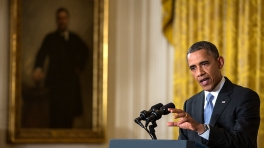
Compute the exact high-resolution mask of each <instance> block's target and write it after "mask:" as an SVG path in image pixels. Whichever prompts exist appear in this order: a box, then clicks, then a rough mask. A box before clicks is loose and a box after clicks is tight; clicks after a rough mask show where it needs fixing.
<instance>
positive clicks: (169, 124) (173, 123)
mask: <svg viewBox="0 0 264 148" xmlns="http://www.w3.org/2000/svg"><path fill="white" fill-rule="evenodd" d="M167 126H177V122H167Z"/></svg>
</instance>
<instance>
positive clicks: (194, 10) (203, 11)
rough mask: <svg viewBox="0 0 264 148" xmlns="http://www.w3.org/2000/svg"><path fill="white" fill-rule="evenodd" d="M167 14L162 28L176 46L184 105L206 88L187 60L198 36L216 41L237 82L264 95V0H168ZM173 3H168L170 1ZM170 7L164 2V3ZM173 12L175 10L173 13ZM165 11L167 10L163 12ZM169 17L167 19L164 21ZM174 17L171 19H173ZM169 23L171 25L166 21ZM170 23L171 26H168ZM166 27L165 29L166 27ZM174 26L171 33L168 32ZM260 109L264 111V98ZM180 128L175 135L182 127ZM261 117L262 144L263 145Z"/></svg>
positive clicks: (227, 72) (178, 91)
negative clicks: (192, 74) (189, 66)
mask: <svg viewBox="0 0 264 148" xmlns="http://www.w3.org/2000/svg"><path fill="white" fill-rule="evenodd" d="M165 1H166V4H167V6H166V8H170V9H164V10H166V11H163V13H165V12H166V16H167V17H168V16H170V17H171V18H166V20H170V21H165V19H163V31H165V30H166V32H167V33H165V32H164V34H170V36H167V35H166V37H169V39H168V40H169V41H170V43H171V44H172V45H173V46H174V48H175V55H174V103H175V104H176V107H177V108H182V107H183V103H184V101H185V100H186V99H188V98H189V97H191V96H192V95H194V94H196V93H197V92H199V91H201V88H200V86H198V84H197V82H196V81H195V80H194V78H193V77H192V76H191V73H190V71H189V69H188V65H187V62H186V52H187V50H188V48H189V47H190V46H191V45H192V44H193V43H194V42H197V41H200V40H207V41H210V42H212V43H214V44H215V45H216V46H217V47H218V49H219V53H220V55H222V56H223V57H224V58H225V65H224V68H223V70H222V73H223V75H224V76H227V77H228V78H229V79H230V80H231V81H232V82H233V83H236V84H238V85H242V86H244V87H249V88H251V89H253V90H254V91H256V92H257V93H258V94H259V96H260V99H261V102H262V101H263V100H264V38H263V35H264V19H263V17H264V8H263V6H264V1H262V0H232V1H230V0H199V1H197V0H163V1H162V2H163V3H162V4H165V3H164V2H165ZM170 4H171V5H173V6H171V7H169V6H168V5H170ZM163 8H165V5H163ZM169 13H171V14H170V15H169ZM163 16H165V15H164V14H163ZM165 22H166V23H165ZM168 23H169V25H168ZM165 24H166V25H165ZM166 26H171V27H169V28H166ZM165 28H166V29H165ZM168 32H170V33H168ZM260 115H261V118H262V119H263V117H264V105H263V103H261V109H260ZM174 129H175V138H177V137H178V129H177V128H174ZM263 138H264V121H263V120H261V124H260V129H259V134H258V139H259V140H258V147H264V142H261V141H260V140H261V139H263Z"/></svg>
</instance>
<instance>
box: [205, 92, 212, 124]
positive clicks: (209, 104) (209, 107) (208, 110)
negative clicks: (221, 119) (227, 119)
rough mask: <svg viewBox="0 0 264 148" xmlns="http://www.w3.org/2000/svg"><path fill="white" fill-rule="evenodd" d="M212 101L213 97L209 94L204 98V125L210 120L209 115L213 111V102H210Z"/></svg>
mask: <svg viewBox="0 0 264 148" xmlns="http://www.w3.org/2000/svg"><path fill="white" fill-rule="evenodd" d="M213 99H214V96H213V95H212V94H211V93H209V94H208V95H207V96H206V100H207V104H206V106H205V109H204V123H205V124H209V122H210V119H211V115H212V112H213V109H214V106H213V102H212V100H213Z"/></svg>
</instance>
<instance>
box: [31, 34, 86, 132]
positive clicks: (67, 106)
mask: <svg viewBox="0 0 264 148" xmlns="http://www.w3.org/2000/svg"><path fill="white" fill-rule="evenodd" d="M87 55H88V48H87V46H86V45H85V43H84V42H83V41H82V40H81V39H80V38H79V37H78V36H77V35H76V34H74V33H72V32H69V37H68V40H66V39H65V38H64V36H62V34H60V32H58V31H56V32H53V33H50V34H48V35H47V36H46V37H45V39H44V41H43V43H42V46H41V48H40V50H39V51H38V53H37V56H36V61H35V66H34V67H35V68H38V67H40V68H43V67H44V62H45V60H46V59H47V58H48V59H49V62H48V63H49V64H48V67H47V71H46V78H45V87H47V88H49V90H50V98H51V99H50V101H49V108H50V110H49V112H50V127H52V128H70V127H71V126H72V122H73V117H74V116H77V115H80V114H81V113H82V101H81V92H80V82H79V81H80V80H79V74H80V72H81V71H82V70H83V69H84V67H85V64H86V61H87Z"/></svg>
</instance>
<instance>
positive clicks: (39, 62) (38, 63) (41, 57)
mask: <svg viewBox="0 0 264 148" xmlns="http://www.w3.org/2000/svg"><path fill="white" fill-rule="evenodd" d="M48 46H49V39H48V36H46V37H45V39H44V41H43V43H42V45H41V47H40V49H39V51H38V53H37V55H36V59H35V64H34V68H38V67H39V68H43V65H44V62H45V58H46V56H47V54H48V50H49V47H48Z"/></svg>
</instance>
